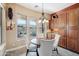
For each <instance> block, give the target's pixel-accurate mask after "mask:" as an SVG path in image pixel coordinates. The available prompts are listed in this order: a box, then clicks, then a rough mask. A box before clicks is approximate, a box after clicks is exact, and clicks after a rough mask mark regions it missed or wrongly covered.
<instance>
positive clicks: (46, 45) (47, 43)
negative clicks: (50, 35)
mask: <svg viewBox="0 0 79 59" xmlns="http://www.w3.org/2000/svg"><path fill="white" fill-rule="evenodd" d="M53 43H54V40H40V49H39V52H40V55H42V56H51V55H52V49H53Z"/></svg>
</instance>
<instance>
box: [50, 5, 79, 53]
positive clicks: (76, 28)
mask: <svg viewBox="0 0 79 59" xmlns="http://www.w3.org/2000/svg"><path fill="white" fill-rule="evenodd" d="M76 5H77V6H76ZM56 14H57V15H58V18H56V19H52V20H53V21H51V24H52V25H50V28H51V29H54V28H57V29H59V31H58V32H59V33H60V34H61V35H62V37H61V39H60V42H59V46H61V47H64V48H66V49H69V50H72V51H75V52H78V53H79V4H75V6H74V5H73V6H71V7H69V8H68V9H66V10H65V11H64V10H62V12H61V11H59V12H57V13H56ZM52 15H53V14H52ZM51 17H52V16H51ZM49 23H50V22H49Z"/></svg>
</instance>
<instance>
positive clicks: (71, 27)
mask: <svg viewBox="0 0 79 59" xmlns="http://www.w3.org/2000/svg"><path fill="white" fill-rule="evenodd" d="M67 19H68V23H67V24H68V30H67V35H68V36H67V48H68V49H70V50H73V51H76V50H77V48H76V46H77V40H78V20H77V13H76V10H73V11H70V12H69V13H68V16H67Z"/></svg>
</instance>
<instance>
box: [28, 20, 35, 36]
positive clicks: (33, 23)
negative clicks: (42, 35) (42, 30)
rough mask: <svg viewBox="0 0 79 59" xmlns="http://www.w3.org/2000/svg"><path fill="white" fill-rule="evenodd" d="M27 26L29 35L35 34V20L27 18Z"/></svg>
mask: <svg viewBox="0 0 79 59" xmlns="http://www.w3.org/2000/svg"><path fill="white" fill-rule="evenodd" d="M29 27H30V32H31V33H30V36H32V37H35V36H36V22H35V21H34V20H29Z"/></svg>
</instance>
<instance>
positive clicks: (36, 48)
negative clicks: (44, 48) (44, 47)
mask: <svg viewBox="0 0 79 59" xmlns="http://www.w3.org/2000/svg"><path fill="white" fill-rule="evenodd" d="M36 54H37V56H39V54H38V48H36Z"/></svg>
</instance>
